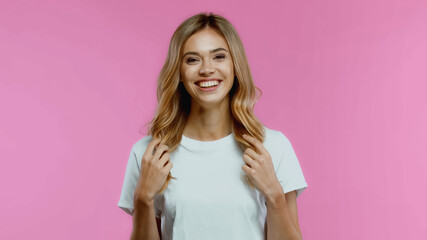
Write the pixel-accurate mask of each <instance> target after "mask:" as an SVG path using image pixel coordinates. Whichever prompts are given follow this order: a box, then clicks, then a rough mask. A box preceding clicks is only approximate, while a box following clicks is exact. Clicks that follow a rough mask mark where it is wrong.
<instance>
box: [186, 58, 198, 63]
mask: <svg viewBox="0 0 427 240" xmlns="http://www.w3.org/2000/svg"><path fill="white" fill-rule="evenodd" d="M196 60H197V59H195V58H187V63H191V62H194V61H196Z"/></svg>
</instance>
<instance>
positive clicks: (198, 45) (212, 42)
mask: <svg viewBox="0 0 427 240" xmlns="http://www.w3.org/2000/svg"><path fill="white" fill-rule="evenodd" d="M219 47H222V48H225V49H227V51H229V49H228V45H227V42H226V41H225V39H224V38H223V37H222V36H221V35H220V34H218V33H217V32H215V30H212V29H209V28H208V29H203V30H201V31H199V32H196V33H195V34H193V35H192V36H191V37H189V38H188V39H187V41H186V42H185V44H184V46H183V52H184V53H185V52H187V51H196V52H206V53H209V51H210V50H212V49H216V48H219Z"/></svg>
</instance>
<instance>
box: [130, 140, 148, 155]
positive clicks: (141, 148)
mask: <svg viewBox="0 0 427 240" xmlns="http://www.w3.org/2000/svg"><path fill="white" fill-rule="evenodd" d="M152 139H153V137H152V136H150V135H147V136H144V137H142V138H140V139H139V140H138V141H136V142H135V143H134V144H133V146H132V152H133V153H134V154H135V155H136V156H142V155H143V154H144V152H145V149H147V146H148V144H149V143H150V142H151V140H152Z"/></svg>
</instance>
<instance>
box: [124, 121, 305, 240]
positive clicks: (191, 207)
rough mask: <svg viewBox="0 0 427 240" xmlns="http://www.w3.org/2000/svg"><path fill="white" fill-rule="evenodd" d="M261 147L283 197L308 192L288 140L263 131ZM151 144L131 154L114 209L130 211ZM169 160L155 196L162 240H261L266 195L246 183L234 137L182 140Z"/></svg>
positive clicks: (137, 146) (147, 139)
mask: <svg viewBox="0 0 427 240" xmlns="http://www.w3.org/2000/svg"><path fill="white" fill-rule="evenodd" d="M264 129H265V134H266V140H265V141H264V143H263V145H264V147H265V148H266V149H267V151H268V152H269V153H270V156H271V158H272V161H273V165H274V169H275V171H276V176H277V179H278V180H279V182H280V184H281V186H282V188H283V191H284V193H287V192H290V191H293V190H297V197H298V196H299V195H300V194H301V193H302V192H303V190H304V189H305V188H307V183H306V181H305V179H304V175H303V173H302V170H301V167H300V164H299V162H298V159H297V157H296V155H295V152H294V150H293V148H292V145H291V143H290V142H289V140H288V138H287V137H286V136H285V135H284V134H283V133H281V132H280V131H276V130H272V129H269V128H267V127H264ZM151 140H152V137H151V136H145V137H143V138H142V139H140V140H139V141H137V142H136V143H135V144H134V145H133V147H132V150H131V152H130V156H129V160H128V163H127V167H126V173H125V177H124V182H123V188H122V192H121V195H120V200H119V202H118V204H117V205H118V206H119V207H120V208H121V209H123V210H124V211H126V212H127V213H128V214H131V213H132V212H133V207H134V205H133V196H134V191H135V188H136V185H137V182H138V178H139V175H140V169H141V168H140V166H141V159H142V155H143V154H144V152H145V149H146V148H147V145H148V144H149V142H150V141H151ZM170 161H172V162H173V167H172V169H171V175H172V176H173V177H176V178H177V180H174V179H171V180H170V181H169V184H168V187H167V188H166V190H165V191H164V192H163V193H162V194H159V195H157V196H156V197H155V199H154V207H155V215H156V217H157V218H161V220H162V221H161V222H162V226H161V229H162V239H163V240H172V239H173V240H194V239H204V240H209V239H212V240H218V239H233V240H240V239H242V240H252V239H253V240H261V239H262V240H264V224H265V220H266V216H267V215H266V214H267V208H266V205H265V197H264V196H263V194H261V193H260V192H259V191H258V190H257V189H256V188H251V187H250V186H249V185H247V184H246V183H245V182H244V175H245V172H244V171H243V169H242V166H243V165H244V164H245V162H244V161H243V151H241V150H240V148H239V147H238V145H237V142H236V141H235V140H234V134H233V133H231V134H230V135H228V136H226V137H223V138H221V139H218V140H214V141H198V140H195V139H191V138H187V137H185V136H182V139H181V143H180V145H179V146H178V148H177V149H176V150H175V151H174V152H172V153H171V154H170Z"/></svg>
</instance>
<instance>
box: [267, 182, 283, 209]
mask: <svg viewBox="0 0 427 240" xmlns="http://www.w3.org/2000/svg"><path fill="white" fill-rule="evenodd" d="M285 203H286V198H285V193H284V192H283V189H282V186H281V185H280V183H278V184H277V185H276V186H275V187H274V188H273V189H272V190H271V191H270V192H268V193H266V194H265V204H266V205H267V206H271V207H274V208H277V207H279V206H281V205H283V204H285Z"/></svg>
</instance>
